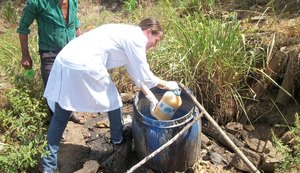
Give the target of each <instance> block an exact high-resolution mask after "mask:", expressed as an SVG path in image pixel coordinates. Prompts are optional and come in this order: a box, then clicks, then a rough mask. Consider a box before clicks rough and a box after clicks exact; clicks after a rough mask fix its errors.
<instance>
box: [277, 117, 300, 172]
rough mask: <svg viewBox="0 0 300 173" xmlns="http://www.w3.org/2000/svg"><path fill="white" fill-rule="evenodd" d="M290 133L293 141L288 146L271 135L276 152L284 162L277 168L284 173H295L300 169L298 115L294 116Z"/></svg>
mask: <svg viewBox="0 0 300 173" xmlns="http://www.w3.org/2000/svg"><path fill="white" fill-rule="evenodd" d="M290 132H291V133H292V134H293V139H292V140H291V141H289V142H288V144H284V143H283V142H282V141H281V140H280V139H278V138H277V137H276V135H275V134H274V133H273V141H274V143H275V147H276V150H277V152H279V153H281V154H282V155H283V156H284V160H282V162H280V163H279V164H278V165H277V167H278V169H279V170H282V171H284V172H293V171H295V172H297V171H298V170H299V169H300V166H299V165H300V120H299V115H298V113H296V114H295V125H294V127H290Z"/></svg>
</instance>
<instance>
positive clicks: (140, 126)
mask: <svg viewBox="0 0 300 173" xmlns="http://www.w3.org/2000/svg"><path fill="white" fill-rule="evenodd" d="M151 90H152V92H153V93H154V95H155V96H156V97H157V99H158V100H160V98H161V97H162V96H163V94H164V93H165V92H166V90H161V89H159V88H153V89H151ZM180 96H181V98H182V105H181V106H180V108H179V109H178V110H177V111H176V113H175V115H174V117H173V119H172V120H167V121H166V120H156V119H155V118H154V117H152V116H151V114H150V108H149V105H150V102H149V101H148V100H147V98H145V96H144V95H143V93H142V92H139V93H138V94H137V95H136V97H135V100H134V115H133V121H132V132H133V140H134V144H135V150H136V153H137V155H138V157H139V159H143V158H145V157H146V156H148V155H149V154H151V153H152V152H154V151H155V150H156V149H158V148H159V147H161V146H162V145H163V144H165V143H166V142H168V141H169V140H170V139H172V138H173V137H174V136H175V135H176V134H177V133H179V132H180V131H181V130H182V129H183V128H184V127H185V126H186V125H187V124H188V123H190V122H191V121H193V119H194V118H196V117H197V116H198V115H199V111H198V109H197V108H196V105H195V104H194V102H193V101H192V100H191V99H190V98H189V97H188V95H187V94H185V93H184V92H182V93H181V95H180ZM200 134H201V122H200V120H199V121H197V122H196V123H195V124H194V125H193V126H192V127H191V128H190V129H189V130H187V131H186V132H185V133H184V134H183V135H181V136H180V137H179V138H178V139H177V140H176V141H175V142H174V143H172V144H171V145H170V146H169V147H167V148H165V149H164V150H162V151H161V152H160V153H158V154H157V155H156V156H155V157H153V158H152V159H150V160H149V161H147V162H146V163H145V165H146V167H148V168H149V169H152V170H156V171H160V172H170V171H185V170H187V168H189V167H191V166H193V165H194V164H195V163H196V161H197V160H198V159H199V157H200V150H201V138H200Z"/></svg>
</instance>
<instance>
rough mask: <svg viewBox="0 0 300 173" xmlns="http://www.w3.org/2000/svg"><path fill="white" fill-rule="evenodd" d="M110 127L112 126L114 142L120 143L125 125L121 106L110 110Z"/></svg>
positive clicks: (111, 131)
mask: <svg viewBox="0 0 300 173" xmlns="http://www.w3.org/2000/svg"><path fill="white" fill-rule="evenodd" d="M107 114H108V118H109V128H110V136H111V141H112V143H113V144H120V143H121V142H122V140H123V137H122V133H123V125H122V112H121V108H118V109H116V110H113V111H109V112H108V113H107Z"/></svg>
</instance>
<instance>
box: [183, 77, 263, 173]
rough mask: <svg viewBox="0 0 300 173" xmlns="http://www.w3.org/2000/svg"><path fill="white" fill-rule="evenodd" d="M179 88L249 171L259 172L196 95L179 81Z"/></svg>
mask: <svg viewBox="0 0 300 173" xmlns="http://www.w3.org/2000/svg"><path fill="white" fill-rule="evenodd" d="M179 86H180V88H182V89H183V90H184V92H185V93H186V94H188V96H189V97H190V98H191V99H192V101H193V102H194V103H195V104H196V106H197V107H198V108H199V111H200V112H201V113H203V114H204V116H205V118H206V119H207V120H208V121H209V122H210V123H211V125H212V126H213V127H214V128H216V130H217V131H218V132H219V133H220V134H221V136H222V137H223V138H224V140H225V141H226V142H227V143H228V144H229V146H230V147H231V149H232V150H233V151H234V152H235V153H237V154H238V155H239V156H240V157H241V159H242V160H243V161H244V163H245V164H246V165H247V166H248V167H249V168H250V170H251V172H254V173H260V172H259V170H258V169H257V168H256V167H255V166H254V164H253V163H252V162H251V161H250V160H249V159H248V158H247V157H246V156H245V155H244V153H243V152H242V151H241V150H240V149H239V148H238V147H237V146H236V145H235V144H234V143H233V142H232V141H231V139H230V138H229V137H228V136H227V135H226V133H225V132H224V131H223V130H222V128H221V127H220V126H219V125H218V124H217V122H216V121H215V120H214V119H213V118H212V117H211V116H210V115H209V113H208V112H207V111H206V110H205V109H204V107H203V106H202V105H201V104H200V103H199V102H198V101H197V99H196V97H195V96H194V95H193V94H192V93H191V92H190V91H189V90H188V89H187V88H186V87H185V86H184V85H183V84H182V83H179Z"/></svg>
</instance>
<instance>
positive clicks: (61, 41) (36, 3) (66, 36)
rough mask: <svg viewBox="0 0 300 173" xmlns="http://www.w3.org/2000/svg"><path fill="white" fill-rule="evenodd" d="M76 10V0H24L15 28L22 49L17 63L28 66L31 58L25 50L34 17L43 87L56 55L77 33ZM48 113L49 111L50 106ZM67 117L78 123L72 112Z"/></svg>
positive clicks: (78, 32) (29, 67) (30, 65)
mask: <svg viewBox="0 0 300 173" xmlns="http://www.w3.org/2000/svg"><path fill="white" fill-rule="evenodd" d="M77 11H78V0H51V1H48V0H28V1H27V3H26V6H25V8H24V10H23V15H22V18H21V20H20V25H19V28H18V29H17V32H18V33H19V38H20V45H21V50H22V60H21V64H22V66H23V67H24V68H25V69H31V68H32V65H33V62H32V58H31V56H30V53H29V50H28V34H29V33H30V29H29V27H30V25H31V24H32V23H33V21H34V20H36V21H37V25H38V38H39V40H38V44H39V54H40V57H41V67H40V70H41V75H42V80H43V84H44V87H46V84H47V80H48V77H49V73H50V70H51V68H52V65H53V62H54V60H55V57H56V55H57V54H58V53H59V51H60V50H61V49H62V48H63V47H64V46H65V45H66V44H67V43H68V42H69V41H71V40H72V39H74V38H75V37H76V36H79V35H80V29H79V26H80V22H79V20H78V18H77ZM49 110H50V109H49ZM50 114H51V115H52V111H51V110H50ZM70 120H72V121H74V122H75V123H82V122H81V120H80V119H79V118H77V117H75V115H74V114H73V115H72V117H71V118H70Z"/></svg>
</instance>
